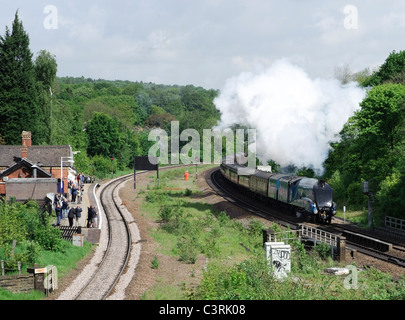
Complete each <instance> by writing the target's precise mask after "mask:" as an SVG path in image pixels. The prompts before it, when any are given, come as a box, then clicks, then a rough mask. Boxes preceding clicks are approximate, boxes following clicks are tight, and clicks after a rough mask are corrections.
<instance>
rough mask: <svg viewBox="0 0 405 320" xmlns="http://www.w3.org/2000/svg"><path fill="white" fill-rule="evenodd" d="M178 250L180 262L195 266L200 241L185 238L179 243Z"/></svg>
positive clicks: (194, 238)
mask: <svg viewBox="0 0 405 320" xmlns="http://www.w3.org/2000/svg"><path fill="white" fill-rule="evenodd" d="M177 248H178V252H179V256H180V260H181V261H184V262H185V263H190V264H194V263H195V262H196V261H197V255H198V253H199V249H198V241H197V238H196V237H193V236H191V237H183V238H182V239H181V240H180V241H179V242H178V243H177Z"/></svg>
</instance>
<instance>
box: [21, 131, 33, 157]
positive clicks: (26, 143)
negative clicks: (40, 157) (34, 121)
mask: <svg viewBox="0 0 405 320" xmlns="http://www.w3.org/2000/svg"><path fill="white" fill-rule="evenodd" d="M21 137H22V147H21V158H28V147H31V132H30V131H23V132H22V134H21Z"/></svg>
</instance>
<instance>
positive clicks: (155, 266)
mask: <svg viewBox="0 0 405 320" xmlns="http://www.w3.org/2000/svg"><path fill="white" fill-rule="evenodd" d="M157 268H159V260H158V258H157V257H156V256H155V257H154V258H153V260H152V269H157Z"/></svg>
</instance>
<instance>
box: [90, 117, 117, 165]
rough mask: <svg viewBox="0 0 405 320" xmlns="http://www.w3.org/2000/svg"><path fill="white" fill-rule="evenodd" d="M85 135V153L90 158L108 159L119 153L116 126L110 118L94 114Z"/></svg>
mask: <svg viewBox="0 0 405 320" xmlns="http://www.w3.org/2000/svg"><path fill="white" fill-rule="evenodd" d="M86 133H87V137H88V139H89V145H88V148H87V153H88V154H89V155H90V156H95V155H101V156H104V157H108V156H109V155H110V154H114V155H117V154H118V153H119V152H120V151H121V141H120V133H119V131H118V124H117V122H116V121H115V120H114V119H112V118H111V117H110V116H108V115H106V114H104V113H101V112H94V113H93V117H92V118H91V119H90V120H89V121H88V123H87V126H86Z"/></svg>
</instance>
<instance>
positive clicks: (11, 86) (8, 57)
mask: <svg viewBox="0 0 405 320" xmlns="http://www.w3.org/2000/svg"><path fill="white" fill-rule="evenodd" d="M29 42H30V41H29V37H28V34H27V32H26V31H25V30H24V27H23V24H22V22H21V21H20V20H19V17H18V12H16V14H15V18H14V21H13V25H12V31H11V32H10V30H9V28H8V27H6V33H5V36H0V66H1V68H0V114H1V119H2V121H1V126H0V134H1V135H2V136H3V137H4V138H5V140H6V143H7V144H20V143H21V132H22V131H23V130H26V131H32V132H33V141H34V142H37V141H38V142H42V141H41V139H42V138H41V137H40V135H39V134H35V133H37V132H38V130H39V129H40V127H39V125H41V124H42V122H43V121H44V120H45V119H44V118H38V115H39V114H40V110H39V106H38V100H37V99H38V94H37V81H36V78H35V68H34V64H33V62H32V53H31V51H30V49H29Z"/></svg>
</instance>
